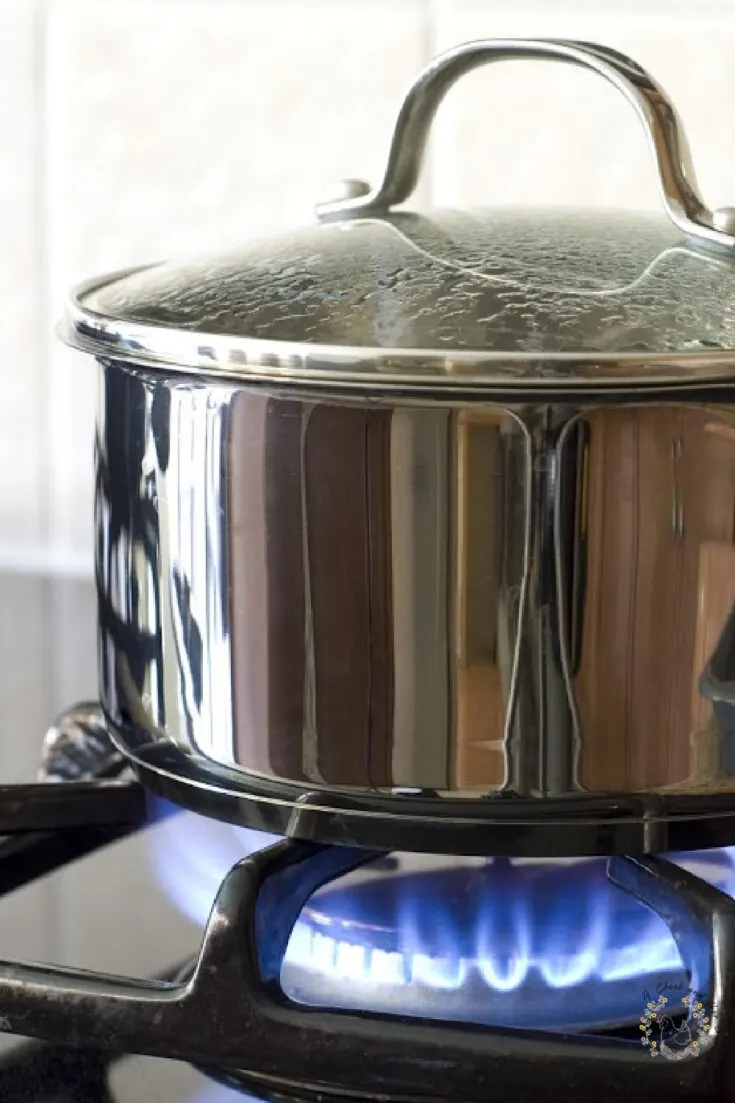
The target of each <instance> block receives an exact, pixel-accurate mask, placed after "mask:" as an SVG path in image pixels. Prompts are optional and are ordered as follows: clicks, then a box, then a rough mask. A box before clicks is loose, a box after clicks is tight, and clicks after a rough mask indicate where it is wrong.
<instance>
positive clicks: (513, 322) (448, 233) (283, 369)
mask: <svg viewBox="0 0 735 1103" xmlns="http://www.w3.org/2000/svg"><path fill="white" fill-rule="evenodd" d="M509 58H539V59H550V60H556V61H565V62H568V63H571V64H575V65H581V66H584V67H586V68H588V69H591V70H592V71H594V72H596V73H597V74H599V75H600V76H602V77H603V78H605V79H607V80H608V81H610V82H611V83H612V84H613V85H614V86H615V87H616V88H617V89H618V90H619V91H621V92H622V94H623V95H624V96H625V97H626V98H627V99H628V100H629V101H630V103H631V104H632V105H633V107H634V108H635V110H636V112H637V113H638V115H639V117H640V119H641V121H642V122H643V125H644V127H645V129H646V132H647V135H648V138H649V142H650V145H651V147H652V150H653V153H654V159H655V162H656V166H657V170H658V178H659V184H660V189H661V194H662V197H663V205H664V209H665V212H666V216H649V215H640V214H638V215H635V214H630V213H625V212H621V211H617V212H604V213H600V212H598V213H597V214H594V213H592V212H588V213H586V214H585V213H584V212H579V211H572V212H570V211H543V210H540V211H535V212H533V211H532V212H529V211H525V212H518V211H507V210H499V211H483V210H476V211H468V212H458V211H432V212H429V213H422V214H416V213H413V212H410V211H406V210H394V209H393V208H394V207H395V205H396V204H399V203H402V202H403V201H404V200H406V199H408V198H409V197H410V195H411V192H412V190H413V187H414V185H415V183H416V179H417V176H418V173H419V170H420V166H421V160H422V156H423V151H424V147H425V144H426V140H427V137H428V131H429V126H430V123H431V120H432V118H433V115H434V112H435V110H436V108H437V106H438V104H439V103H440V101H441V99H442V97H443V96H444V94H445V93H446V91H447V90H448V89H449V87H450V86H451V85H452V84H453V83H454V81H455V80H457V79H458V78H459V77H460V76H461V75H462V74H463V73H465V72H468V71H469V70H471V69H473V68H475V67H476V66H478V65H480V64H484V63H486V62H491V61H497V60H503V59H509ZM541 199H543V197H541ZM728 210H729V209H728V208H726V207H721V208H719V209H718V210H717V211H715V212H714V213H713V212H711V211H709V210H708V209H707V208H706V207H705V205H704V203H703V202H702V200H701V199H700V197H699V195H698V194H697V189H696V184H695V179H694V173H693V169H692V167H691V163H690V159H689V155H688V151H687V144H686V140H685V137H684V133H683V130H682V128H681V124H680V123H679V120H678V118H677V115H676V112H675V110H674V107H673V106H672V104H671V103H670V102H669V100H668V99H667V97H666V95H665V93H664V92H663V90H662V89H661V88H660V87H659V86H658V85H656V84H655V82H654V81H653V80H652V79H651V78H650V77H649V76H648V74H646V73H645V72H644V71H643V70H642V69H641V68H640V66H638V65H637V64H636V63H635V62H633V61H631V60H630V59H629V58H626V57H623V56H622V55H621V54H618V53H616V52H614V51H611V50H608V49H605V48H604V47H600V46H593V45H589V44H587V43H578V42H562V41H542V40H516V39H510V40H497V41H492V40H490V41H481V42H470V43H466V44H465V45H463V46H459V47H457V48H456V49H454V50H451V51H449V52H448V53H446V54H443V55H442V56H441V57H439V58H437V59H436V60H435V61H433V62H432V63H431V64H430V65H429V66H428V68H427V69H426V70H424V72H423V73H422V74H420V76H419V77H418V79H417V80H416V82H415V84H414V85H413V87H412V88H411V90H410V91H409V93H408V96H407V97H406V100H405V102H404V104H403V107H402V108H401V111H400V113H399V116H398V121H397V124H396V128H395V133H394V136H393V142H392V145H391V149H390V153H389V157H388V165H387V169H386V173H385V177H384V180H383V183H382V184H381V185H380V187H379V188H378V189H377V190H375V191H371V190H370V189H369V187H368V186H367V185H366V184H365V183H364V182H363V181H360V180H346V181H343V183H342V185H341V188H340V197H339V198H338V199H337V200H335V201H333V202H330V203H326V204H322V205H321V206H320V207H319V208H318V214H319V217H320V219H321V224H320V225H318V226H316V227H312V228H309V229H306V230H301V231H297V232H291V233H290V234H285V235H283V236H281V237H279V238H276V239H273V240H270V241H266V242H260V243H254V244H253V243H251V244H249V245H247V246H246V247H244V248H238V249H231V250H229V251H228V252H227V253H224V254H223V253H217V254H214V255H212V256H207V257H203V258H200V259H198V260H194V261H192V262H190V263H184V264H177V263H173V264H161V265H155V266H153V267H151V268H147V269H142V270H141V269H139V270H134V271H129V272H120V273H117V274H114V275H111V276H107V277H104V278H100V279H97V280H94V281H92V282H91V283H87V284H85V285H83V286H82V287H80V288H78V289H77V291H76V292H75V293H74V295H73V297H72V300H71V302H70V303H69V305H68V307H67V311H66V317H65V320H64V325H63V330H62V333H63V335H64V337H65V338H66V340H68V341H69V342H70V343H71V344H73V345H76V346H77V347H79V348H82V349H85V350H86V351H89V352H92V353H94V354H95V355H101V356H105V355H111V356H115V357H118V358H121V359H126V360H128V361H130V362H135V363H137V364H140V365H146V366H149V367H156V366H157V367H161V368H163V367H165V368H166V369H169V370H175V371H178V372H185V373H189V374H196V375H198V376H199V377H201V378H205V377H208V376H219V377H227V378H231V379H233V380H235V379H237V380H240V381H242V380H247V381H251V382H252V381H259V382H264V381H270V382H274V381H275V382H277V383H281V384H283V383H292V384H293V383H303V384H305V385H307V386H310V387H323V388H326V387H341V388H347V389H350V390H352V391H360V392H362V393H364V394H367V395H374V393H375V390H376V388H379V389H380V390H381V391H384V392H385V391H388V390H390V389H392V390H405V389H407V388H412V389H413V390H414V391H421V392H425V391H427V390H437V391H441V392H442V394H443V397H444V398H445V399H448V398H449V397H450V396H451V394H452V391H453V390H454V391H460V392H461V393H462V394H463V395H466V394H467V393H468V392H473V393H476V392H477V391H480V390H483V389H484V388H487V387H488V386H493V387H504V388H506V389H510V388H514V387H520V388H523V389H525V390H536V391H538V390H543V389H547V390H548V389H549V388H556V389H561V388H568V387H570V386H578V387H584V388H588V389H597V390H600V389H602V388H603V387H611V386H617V387H621V388H628V387H633V386H634V387H639V388H642V387H652V386H661V385H662V384H665V385H669V384H672V383H676V382H679V383H682V384H683V383H702V382H704V381H713V380H723V379H724V380H731V379H732V378H733V363H734V362H735V358H734V357H733V350H735V265H734V263H733V261H734V247H735V230H734V228H733V221H732V217H731V213H728Z"/></svg>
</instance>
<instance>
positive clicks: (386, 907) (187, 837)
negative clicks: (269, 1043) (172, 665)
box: [151, 813, 735, 1029]
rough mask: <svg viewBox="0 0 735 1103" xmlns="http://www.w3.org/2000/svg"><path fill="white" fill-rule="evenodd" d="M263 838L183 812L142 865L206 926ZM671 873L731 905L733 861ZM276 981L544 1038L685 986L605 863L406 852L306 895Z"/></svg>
mask: <svg viewBox="0 0 735 1103" xmlns="http://www.w3.org/2000/svg"><path fill="white" fill-rule="evenodd" d="M272 841H274V840H273V837H272V836H267V835H263V834H260V833H258V832H255V831H247V830H245V829H241V828H235V827H231V826H229V825H226V824H221V823H217V822H215V821H212V820H209V819H205V818H200V817H196V816H193V815H191V814H189V813H182V814H180V815H177V816H175V817H172V818H171V819H168V820H166V821H165V822H164V823H161V824H160V825H158V826H157V827H156V828H155V829H154V830H153V831H152V832H151V844H152V845H151V855H152V858H153V861H154V863H155V867H156V870H157V873H158V876H159V878H160V881H161V883H162V884H163V886H164V888H165V890H166V891H167V893H168V894H169V895H170V897H171V898H172V900H173V901H174V902H175V904H176V905H177V906H178V907H179V908H180V909H181V911H183V912H184V914H186V915H188V916H189V918H190V919H192V920H193V921H194V922H195V923H197V924H198V925H200V926H203V925H204V923H205V922H206V919H207V915H208V913H209V910H210V908H211V905H212V901H213V899H214V897H215V895H216V892H217V889H218V887H219V885H220V882H221V881H222V878H223V877H224V875H225V874H226V872H227V871H228V870H229V869H230V868H231V866H233V865H234V864H235V862H237V861H238V860H239V859H240V858H242V857H243V856H244V855H245V854H248V853H253V852H254V851H255V850H258V849H260V848H262V847H264V846H267V845H270V843H271V842H272ZM676 860H677V861H679V863H680V864H681V865H683V866H686V867H688V868H690V869H692V870H693V871H694V872H696V873H697V874H699V875H700V876H702V877H703V878H704V879H706V880H708V881H709V882H710V883H712V884H716V885H717V887H718V888H721V889H722V890H723V891H725V892H728V893H729V894H730V895H735V848H731V849H722V850H717V851H710V852H698V853H697V854H692V855H687V856H681V857H677V858H676ZM281 979H282V984H283V988H284V991H285V992H286V994H287V995H288V996H290V997H291V998H292V999H294V1000H297V1001H299V1002H303V1003H309V1004H316V1005H321V1006H326V1005H333V1006H342V1007H361V1008H365V1009H372V1010H378V1011H388V1012H390V1011H393V1012H394V1013H396V1012H398V1013H405V1014H421V1015H426V1016H429V1017H446V1018H455V1019H468V1020H470V1021H475V1022H488V1023H499V1024H504V1025H514V1026H531V1027H541V1028H550V1029H567V1028H570V1029H571V1028H574V1027H576V1026H578V1025H579V1026H582V1025H584V1024H588V1025H594V1024H597V1025H606V1024H609V1023H614V1022H624V1021H631V1020H635V1019H637V1018H638V1017H639V1015H640V1011H641V1007H642V1006H643V1004H644V1002H645V999H646V997H647V995H648V994H649V993H655V992H656V991H657V990H660V989H661V987H662V986H665V987H666V989H667V990H669V991H671V992H673V993H674V994H675V993H676V992H677V991H679V992H681V993H682V994H683V993H685V992H686V988H687V981H688V978H687V976H686V973H685V971H684V967H683V965H682V962H681V959H680V956H679V953H678V950H677V948H676V944H675V943H674V941H673V939H672V937H671V934H670V933H669V930H668V928H667V927H666V925H665V924H664V923H663V921H662V920H661V919H659V918H658V917H657V916H656V915H654V914H653V913H651V912H650V911H649V910H648V909H646V908H644V907H643V906H642V905H641V904H639V903H638V902H637V901H636V900H634V899H633V898H631V897H630V896H628V895H627V894H626V893H624V892H622V890H620V889H617V888H616V887H615V886H613V885H612V884H610V882H609V881H608V880H607V878H606V877H605V871H604V862H602V861H598V860H594V859H583V860H579V861H576V862H561V861H560V862H551V861H537V862H534V861H531V860H525V861H522V862H510V861H507V860H500V859H496V860H492V859H489V860H487V861H485V860H480V859H456V858H452V859H447V858H440V857H436V858H428V857H426V856H424V857H423V858H419V857H417V856H408V855H407V856H397V858H396V860H395V861H394V863H393V868H392V869H376V870H372V868H371V867H369V866H368V867H366V868H365V869H363V870H360V871H356V872H355V873H352V874H349V875H347V877H345V878H342V879H341V880H339V881H338V882H335V883H333V884H332V885H328V886H326V887H325V888H323V889H321V890H320V891H319V892H318V893H315V895H314V896H313V897H312V899H311V900H310V901H309V902H308V904H307V906H306V907H305V908H304V909H303V911H302V913H301V916H300V918H299V921H298V923H297V924H296V926H295V928H294V930H293V932H292V935H291V938H290V941H289V945H288V949H287V952H286V957H285V960H284V966H283V972H282V978H281ZM601 984H602V985H603V986H604V988H603V990H602V991H601V989H600V985H601ZM673 1003H675V1000H672V1004H673Z"/></svg>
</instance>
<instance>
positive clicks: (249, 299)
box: [64, 209, 735, 388]
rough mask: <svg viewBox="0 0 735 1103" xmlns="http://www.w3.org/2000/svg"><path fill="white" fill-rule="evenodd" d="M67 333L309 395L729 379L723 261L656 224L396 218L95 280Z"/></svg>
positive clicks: (87, 344)
mask: <svg viewBox="0 0 735 1103" xmlns="http://www.w3.org/2000/svg"><path fill="white" fill-rule="evenodd" d="M64 333H65V336H66V338H67V339H68V340H69V341H70V343H72V344H75V345H77V346H78V347H82V348H84V349H86V350H88V351H91V352H94V353H95V354H97V355H106V356H117V357H121V358H126V359H129V360H132V361H135V362H139V363H147V364H151V365H159V366H164V365H166V366H168V367H170V368H177V367H178V368H180V369H181V370H188V371H192V370H193V371H197V370H202V371H204V372H207V373H208V374H212V373H217V372H221V373H223V374H225V375H228V376H243V377H249V378H258V377H260V378H269V379H278V378H292V379H299V380H301V381H302V382H304V383H306V384H307V385H308V383H309V382H310V381H311V382H314V383H321V384H323V383H325V382H326V383H328V382H330V381H331V382H337V383H338V382H340V381H341V382H350V381H351V382H353V383H354V384H356V385H358V386H363V387H366V388H371V387H378V388H380V387H383V386H386V385H390V384H391V383H396V384H400V385H402V386H411V385H412V384H420V385H430V386H434V387H435V386H439V385H442V382H446V381H447V380H450V381H451V380H453V381H454V382H457V380H458V379H459V380H461V381H462V382H463V383H464V384H468V383H471V384H473V385H475V386H480V387H487V386H492V385H497V384H504V383H506V384H512V383H513V382H516V383H520V384H521V385H522V386H523V387H528V386H530V387H532V386H533V385H534V382H537V383H540V384H542V385H544V386H548V385H563V384H565V383H566V384H570V383H576V382H579V383H583V384H587V385H593V384H595V383H598V382H604V383H606V384H608V385H611V384H612V385H615V384H618V385H624V384H630V383H639V384H642V385H646V384H647V383H655V382H656V381H669V382H677V381H686V382H687V383H689V384H690V383H692V382H696V381H698V380H700V381H703V382H704V381H711V380H714V379H729V378H733V377H735V363H731V360H733V361H735V355H734V356H732V357H731V356H730V353H731V352H732V350H734V349H735V263H733V261H732V260H730V259H729V257H728V256H727V255H726V254H725V253H724V252H723V253H722V254H720V253H719V252H718V251H713V250H707V251H703V250H701V249H697V248H695V247H694V246H693V245H691V244H690V243H688V242H687V240H686V239H685V238H683V237H682V236H681V235H680V234H679V233H678V232H677V231H676V229H674V228H673V227H672V225H671V223H670V222H669V221H668V220H667V219H666V218H665V217H663V216H659V215H653V214H651V215H646V214H632V213H628V212H619V211H618V212H594V213H585V214H579V213H576V212H575V213H570V212H567V211H536V212H529V211H523V212H516V211H512V210H511V211H503V210H497V209H496V210H493V211H492V212H489V211H469V212H466V211H441V212H434V213H431V214H428V215H417V214H410V213H394V214H391V215H390V216H386V217H385V218H367V219H356V220H352V221H350V220H347V221H344V222H333V223H326V224H324V225H319V226H314V227H311V228H307V229H304V230H301V231H297V232H292V233H289V234H286V235H283V236H281V237H279V238H275V239H271V240H269V241H265V242H257V243H252V244H250V245H247V246H245V247H241V248H238V249H237V250H233V251H230V252H227V253H224V254H222V253H219V254H217V255H215V256H210V257H204V258H202V259H199V260H195V261H192V262H190V263H168V264H161V265H156V266H154V267H150V268H146V269H143V270H138V271H135V272H133V273H127V274H125V273H123V274H122V275H120V276H117V277H110V278H109V279H107V280H106V281H97V282H96V283H95V284H92V285H88V286H87V287H86V288H84V289H82V290H81V291H80V292H79V293H78V294H77V297H76V298H75V299H74V300H73V301H72V303H71V304H70V306H69V309H68V312H67V318H66V322H65V326H64Z"/></svg>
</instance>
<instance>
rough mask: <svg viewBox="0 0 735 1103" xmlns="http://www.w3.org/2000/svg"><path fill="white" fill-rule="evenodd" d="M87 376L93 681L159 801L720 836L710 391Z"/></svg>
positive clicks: (347, 826)
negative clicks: (370, 386)
mask: <svg viewBox="0 0 735 1103" xmlns="http://www.w3.org/2000/svg"><path fill="white" fill-rule="evenodd" d="M100 381H101V387H100V406H99V418H98V427H97V446H96V453H97V458H96V463H97V492H96V574H97V585H98V591H99V612H100V652H99V654H100V692H101V698H102V704H103V707H104V709H105V712H106V715H107V718H108V721H109V723H110V725H111V729H112V733H113V736H114V738H115V740H116V742H117V743H118V745H119V746H120V747H121V748H122V749H123V750H124V751H125V753H126V754H127V755H128V756H129V757H130V758H131V759H132V761H133V762H134V763H135V765H136V766H137V768H138V769H139V771H141V772H142V773H143V774H145V776H146V779H147V780H148V781H149V782H150V783H152V784H154V785H155V786H157V787H158V788H159V789H160V790H161V791H162V792H163V793H164V794H165V795H167V796H171V797H173V798H174V799H176V800H178V801H180V802H182V803H185V804H187V805H188V806H190V807H192V808H194V809H197V810H202V811H206V812H207V813H208V814H214V815H218V816H221V817H222V818H227V819H231V820H233V821H236V822H244V823H249V824H251V825H253V826H256V827H263V828H266V829H270V830H277V831H280V832H285V833H290V834H294V835H301V836H309V837H313V838H316V839H319V840H324V841H331V842H334V841H337V842H340V841H342V842H351V843H354V842H358V843H364V844H365V845H373V846H386V847H396V846H398V847H401V846H402V847H404V848H406V849H409V848H411V849H427V850H432V849H433V850H443V849H447V850H449V849H451V850H454V851H457V852H463V851H464V852H504V853H541V854H543V853H591V852H602V851H606V852H610V851H614V850H628V851H636V850H638V851H640V850H656V849H666V848H670V847H673V846H676V847H689V846H692V847H693V846H702V845H708V844H715V843H721V842H729V841H735V685H731V684H730V683H731V682H733V683H735V639H733V638H732V637H733V631H735V628H734V626H733V624H734V622H733V618H732V606H733V602H734V601H735V403H734V404H733V405H732V406H731V405H727V404H725V403H722V402H721V401H717V402H714V401H713V400H712V399H709V400H708V399H707V397H706V396H703V395H700V396H699V397H698V398H694V397H692V398H687V392H682V393H681V395H679V396H673V395H672V396H669V397H668V398H667V397H665V396H664V397H662V396H660V395H659V396H658V397H657V398H656V399H655V401H654V400H653V399H652V398H650V397H649V398H646V397H641V398H640V399H639V400H635V399H634V398H633V397H630V396H629V397H628V398H627V399H626V398H625V397H624V396H618V397H615V396H614V395H611V394H608V395H607V396H606V397H604V398H603V399H600V398H598V397H596V396H591V397H588V398H578V399H576V400H574V401H567V400H565V399H562V398H559V399H556V400H554V401H541V400H534V401H533V402H528V401H526V402H511V401H506V400H504V399H503V398H498V399H489V400H488V401H486V402H477V401H472V402H470V401H467V402H466V403H464V404H463V403H462V401H459V400H457V401H451V402H450V401H437V400H435V399H432V398H430V397H427V398H425V399H415V400H413V399H412V400H409V399H406V398H405V397H403V398H398V397H396V398H395V399H394V398H390V397H389V398H383V397H381V398H377V397H376V398H375V400H372V399H369V398H361V399H359V398H355V397H352V398H350V397H341V398H340V397H335V396H329V395H327V394H319V393H312V394H310V395H306V394H298V393H295V392H289V391H286V390H282V391H280V392H276V391H275V390H273V389H272V388H271V389H259V388H258V387H257V386H254V385H244V384H242V385H241V384H237V383H232V382H226V381H209V382H208V381H202V380H201V379H196V380H194V379H188V378H186V377H185V376H178V377H177V376H174V375H167V374H164V373H154V372H150V373H149V372H146V371H144V370H141V369H137V368H135V367H134V366H133V365H131V364H126V363H122V362H117V361H107V362H102V363H101V364H100ZM682 395H683V397H682ZM731 698H732V704H731Z"/></svg>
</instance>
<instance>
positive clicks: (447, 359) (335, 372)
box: [57, 265, 735, 397]
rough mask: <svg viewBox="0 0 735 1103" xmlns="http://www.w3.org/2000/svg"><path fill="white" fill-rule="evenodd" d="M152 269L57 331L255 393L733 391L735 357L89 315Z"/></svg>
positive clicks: (79, 293) (70, 315)
mask: <svg viewBox="0 0 735 1103" xmlns="http://www.w3.org/2000/svg"><path fill="white" fill-rule="evenodd" d="M153 267H156V265H143V266H137V267H134V268H127V269H122V270H120V271H117V272H113V273H109V274H107V275H104V276H98V277H96V278H94V279H91V280H86V281H85V282H84V283H81V284H78V285H77V286H76V287H75V288H74V289H73V290H72V292H71V294H70V296H69V298H68V300H67V302H66V305H65V309H64V313H63V315H62V319H61V321H60V323H59V326H58V329H57V332H58V334H59V336H60V338H61V339H62V340H63V341H64V342H65V343H66V344H68V345H70V346H71V347H72V348H76V349H79V350H80V351H82V352H86V353H90V354H92V355H93V356H95V357H98V358H107V359H114V360H125V361H127V362H129V363H133V364H136V365H141V366H147V367H151V368H159V369H162V370H164V369H165V370H166V371H167V372H176V373H181V374H184V375H189V376H192V375H193V376H200V377H203V378H207V377H209V378H211V377H212V376H215V377H218V378H222V379H227V380H239V381H241V382H252V383H259V382H269V383H281V384H289V383H295V384H299V385H300V386H306V387H313V388H315V389H317V390H322V389H324V388H329V387H340V388H342V387H344V388H346V389H348V390H350V391H353V392H359V393H365V394H368V395H375V394H378V395H379V394H381V393H383V392H390V391H410V392H414V391H421V392H427V391H429V392H434V393H435V394H437V395H445V396H447V397H449V394H450V393H451V392H452V390H456V389H460V390H461V391H462V392H466V393H468V394H470V393H472V394H476V395H477V396H478V397H479V396H482V397H485V396H486V395H488V394H489V393H490V392H496V391H499V390H500V391H507V390H514V391H521V392H534V393H536V392H539V391H542V392H553V393H559V394H564V393H565V392H567V391H570V390H574V391H579V390H583V391H591V392H597V393H599V392H600V391H601V390H605V391H619V390H624V391H626V392H627V391H630V389H631V388H634V389H636V390H647V389H650V388H656V387H660V386H667V387H674V388H678V387H682V388H686V387H691V386H699V385H706V384H711V383H733V382H735V350H722V349H708V350H705V351H699V352H687V353H674V352H671V353H669V352H666V353H636V352H629V353H627V352H626V353H621V352H610V353H605V352H600V353H594V354H591V353H588V352H579V353H575V352H553V353H543V354H541V355H537V354H531V355H529V354H528V353H521V352H515V353H511V352H501V351H494V352H488V351H484V350H477V351H472V350H458V351H456V352H451V351H450V352H448V351H447V350H446V349H402V348H380V347H373V346H367V345H366V346H349V345H325V344H309V343H307V342H303V341H278V340H273V339H263V338H258V337H241V336H240V337H238V336H229V335H227V334H212V333H206V332H202V331H198V330H185V329H179V328H175V327H167V326H159V325H155V324H152V323H141V322H131V321H129V320H126V319H124V318H115V317H113V316H109V315H105V314H103V313H101V312H99V311H96V310H93V309H91V308H90V307H89V306H88V305H87V303H86V301H85V300H87V299H88V298H89V296H90V295H92V294H94V293H95V292H97V291H100V290H101V289H102V288H103V287H106V286H108V285H110V284H113V283H116V282H118V281H119V280H123V279H126V278H127V277H129V276H132V275H135V274H137V273H139V272H143V271H146V270H147V269H150V268H153ZM564 369H568V370H564Z"/></svg>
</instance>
